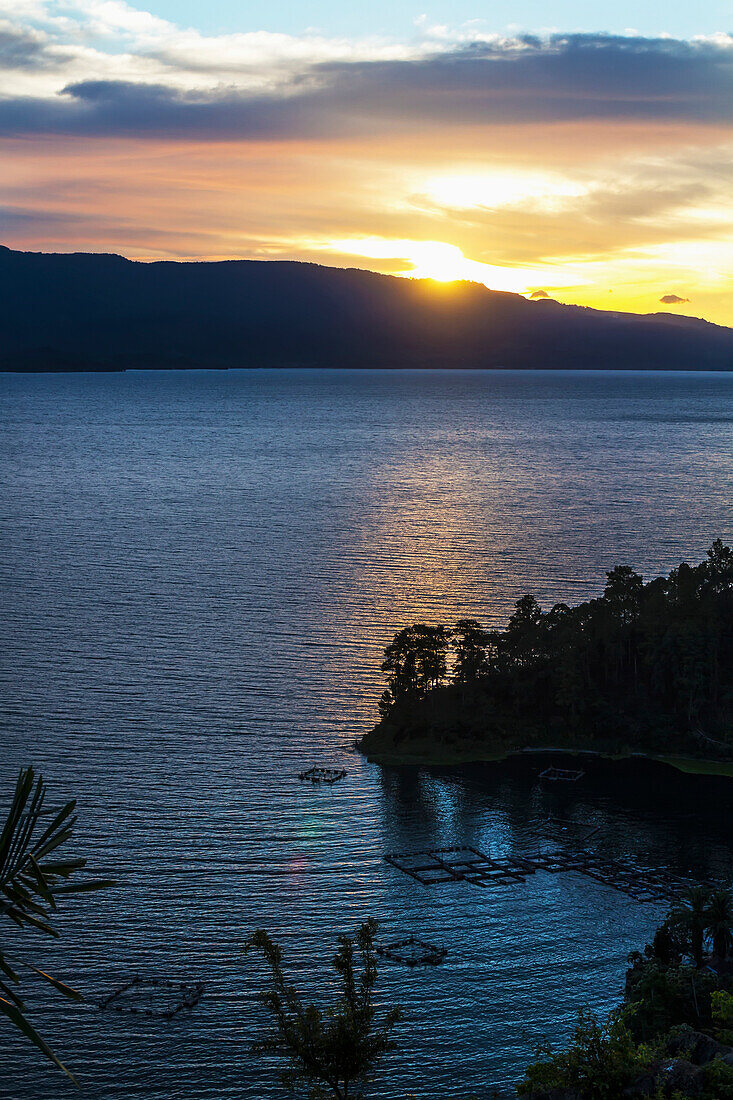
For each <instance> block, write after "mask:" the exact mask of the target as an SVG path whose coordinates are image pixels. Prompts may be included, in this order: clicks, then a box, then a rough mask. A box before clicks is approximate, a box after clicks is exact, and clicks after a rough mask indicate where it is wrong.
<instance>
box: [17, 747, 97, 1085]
mask: <svg viewBox="0 0 733 1100" xmlns="http://www.w3.org/2000/svg"><path fill="white" fill-rule="evenodd" d="M45 798H46V785H45V783H44V782H43V778H42V776H40V775H39V776H38V777H37V778H36V776H35V774H34V771H33V769H32V768H24V769H22V770H21V772H20V775H19V776H18V782H17V784H16V787H15V794H14V796H13V801H12V803H11V806H10V809H9V811H8V815H7V818H6V820H5V824H4V826H3V829H2V832H1V833H0V914H1V915H2V916H4V917H7V918H8V920H11V921H12V922H13V923H14V924H15V925H17V926H18V928H21V929H27V928H31V929H33V928H35V929H37V930H38V931H40V932H43V933H44V934H45V935H47V936H58V932H57V931H56V930H55V928H53V926H52V924H51V919H52V913H53V911H54V910H55V909H56V907H57V901H58V900H59V899H60V897H61V896H62V895H66V894H78V893H82V892H84V891H88V890H100V889H102V888H103V887H105V886H111V885H112V883H111V881H99V880H97V881H90V880H86V881H83V882H74V883H72V882H70V881H69V879H70V878H71V876H72V875H73V874H75V873H76V872H77V871H80V870H81V869H82V868H83V867H84V866H85V865H86V860H85V859H49V856H51V854H52V853H53V852H55V851H56V849H57V848H60V847H61V846H62V845H63V844H64V843H65V842H66V841H67V840H68V839H69V837H70V836H71V834H72V832H73V829H74V825H75V824H76V817H75V816H74V808H75V806H76V803H75V802H67V803H66V805H64V806H62V807H61V809H59V810H58V811H57V812H56V813H54V812H53V811H47V810H44V805H45ZM49 815H50V816H51V821H50V822H49V824H48V825H46V826H45V828H44V827H43V823H42V820H41V819H42V818H47V817H48V816H49ZM24 972H30V973H31V974H33V975H35V976H36V977H38V978H41V979H42V980H43V981H45V982H47V983H48V984H49V985H51V986H53V988H54V989H56V990H57V991H58V992H59V993H61V994H63V996H64V997H69V998H70V999H71V1000H74V1001H82V1000H83V999H84V998H83V997H82V995H81V993H79V992H77V990H75V989H71V988H70V987H69V986H68V985H65V984H64V982H61V981H59V979H58V978H53V977H51V975H50V974H47V973H46V972H45V971H43V970H39V969H38V967H36V966H33V965H31V963H29V962H27V961H26V960H24V959H18V958H16V957H15V956H14V955H13V957H12V958H11V957H9V956H8V955H7V953H6V952H5V951H3V950H0V1013H2V1015H3V1016H5V1017H6V1019H8V1020H9V1021H10V1023H11V1024H13V1026H14V1027H16V1028H17V1029H18V1030H19V1031H20V1032H22V1034H23V1035H25V1037H26V1038H27V1039H29V1040H30V1041H31V1042H32V1043H34V1044H35V1046H37V1047H38V1049H39V1050H40V1051H42V1052H43V1054H45V1056H46V1057H47V1058H49V1059H50V1060H51V1061H52V1062H53V1063H54V1065H56V1066H58V1068H59V1069H62V1070H63V1071H64V1073H66V1074H67V1076H69V1077H71V1080H72V1081H73V1080H74V1078H73V1076H72V1074H71V1073H69V1071H68V1070H67V1069H66V1067H65V1066H63V1065H62V1063H61V1062H60V1061H59V1059H58V1058H57V1057H56V1055H55V1054H54V1053H53V1051H52V1050H51V1049H50V1047H49V1046H48V1044H47V1043H46V1042H45V1040H44V1039H42V1038H41V1036H40V1035H39V1034H38V1032H37V1031H36V1030H35V1028H34V1027H33V1025H32V1024H31V1023H30V1021H29V1019H28V1017H27V1016H26V1010H25V1003H24V1001H23V1000H22V998H21V997H20V995H19V993H18V986H19V985H20V982H21V974H22V973H24Z"/></svg>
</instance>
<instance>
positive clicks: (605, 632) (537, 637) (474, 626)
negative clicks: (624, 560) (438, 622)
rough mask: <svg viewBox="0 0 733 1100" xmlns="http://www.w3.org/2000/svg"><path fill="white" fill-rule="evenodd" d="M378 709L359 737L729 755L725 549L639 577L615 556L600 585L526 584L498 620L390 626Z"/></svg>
mask: <svg viewBox="0 0 733 1100" xmlns="http://www.w3.org/2000/svg"><path fill="white" fill-rule="evenodd" d="M382 669H383V671H384V672H385V673H386V674H387V689H386V691H385V693H384V695H383V696H382V700H381V704H380V711H381V715H382V721H381V723H380V726H378V727H377V729H376V730H375V731H374V733H373V734H369V735H367V737H366V738H365V739H364V741H363V743H362V745H363V748H364V749H365V750H366V751H367V752H369V751H375V752H378V751H379V750H380V746H382V747H384V746H386V745H388V744H389V743H390V742H391V743H392V744H398V743H399V742H400V741H402V742H406V741H409V740H411V739H412V740H416V741H419V740H421V739H423V740H424V739H429V740H431V741H432V742H435V741H438V742H440V741H441V740H442V741H445V742H448V743H450V742H454V743H456V742H457V743H459V744H460V742H461V741H464V742H474V743H476V744H482V745H483V746H484V748H487V749H492V750H496V751H505V750H508V749H511V748H515V747H525V746H527V747H531V746H533V745H536V746H539V745H541V744H543V743H547V742H548V739H551V740H550V744H552V745H553V747H556V746H558V745H564V746H566V747H568V748H572V747H594V746H595V747H597V748H600V749H604V750H610V751H619V750H620V751H623V750H624V749H639V748H642V749H644V750H646V751H650V752H660V753H661V752H666V753H670V752H680V753H684V754H688V755H690V754H698V755H701V756H706V757H709V758H720V757H723V758H730V759H733V551H731V549H730V548H729V547H727V546H724V545H723V543H722V542H721V541H720V540H719V539H718V540H717V541H716V542H714V543H713V545H712V546H711V548H710V550H709V551H708V554H707V557H706V559H705V561H703V562H701V563H700V564H699V565H696V566H690V565H688V564H686V563H682V564H681V565H679V566H678V567H677V568H676V569H674V570H672V572H671V573H670V575H669V577H658V578H656V579H654V580H652V581H650V582H649V583H647V584H644V582H643V579H642V577H641V576H640V575H639V574H638V573H635V572H634V570H633V569H631V568H630V567H629V566H626V565H622V566H618V567H617V568H616V569H613V570H611V571H610V572H609V573H607V575H606V586H605V589H604V592H603V595H602V596H601V597H600V598H598V599H594V600H589V601H588V602H586V603H582V604H579V605H578V606H577V607H569V606H568V605H567V604H556V605H555V606H554V607H553V608H551V609H550V610H549V611H543V610H542V609H541V608H540V606H539V605H538V603H537V601H536V600H535V599H534V597H533V596H524V597H522V599H521V600H519V602H518V603H517V605H516V609H515V611H514V614H513V615H512V616H511V618H510V620H509V623H508V625H507V627H506V629H505V630H503V631H489V630H485V629H484V628H483V627H482V626H481V624H480V623H478V622H476V621H475V620H473V619H462V620H460V621H459V622H458V623H457V624H456V625H455V627H453V628H452V629H446V628H445V627H442V626H425V625H422V624H416V625H414V626H409V627H406V628H404V629H403V630H401V631H400V632H399V633H398V634H397V635H396V637H395V639H394V640H393V642H392V643H391V644H390V645H389V646H388V647H387V649H386V651H385V659H384V663H383V665H382Z"/></svg>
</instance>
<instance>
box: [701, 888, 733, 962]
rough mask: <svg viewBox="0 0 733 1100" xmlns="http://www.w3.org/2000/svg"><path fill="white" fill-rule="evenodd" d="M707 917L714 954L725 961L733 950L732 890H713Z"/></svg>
mask: <svg viewBox="0 0 733 1100" xmlns="http://www.w3.org/2000/svg"><path fill="white" fill-rule="evenodd" d="M705 919H706V931H707V933H708V935H709V936H710V938H711V940H712V945H713V954H714V955H715V957H716V958H717V959H720V961H721V962H724V961H725V960H726V959H727V958H728V956H729V955H730V954H731V953H732V952H733V894H732V893H731V891H730V890H713V891H712V893H711V894H710V895H709V897H708V902H707V909H706V917H705Z"/></svg>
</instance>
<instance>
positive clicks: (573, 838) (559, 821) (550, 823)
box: [527, 814, 603, 845]
mask: <svg viewBox="0 0 733 1100" xmlns="http://www.w3.org/2000/svg"><path fill="white" fill-rule="evenodd" d="M527 833H528V835H529V836H537V837H540V838H544V839H548V840H555V841H557V842H559V843H563V844H582V845H585V844H586V843H587V841H589V840H590V838H591V837H595V838H596V840H598V839H600V838H599V836H598V834H599V833H601V835H603V834H602V828H601V826H600V825H592V824H588V823H587V822H583V821H572V820H568V821H566V820H563V818H560V817H554V816H553V815H552V814H550V815H549V817H545V818H535V819H534V820H532V821H531V822H530V826H529V828H528V829H527Z"/></svg>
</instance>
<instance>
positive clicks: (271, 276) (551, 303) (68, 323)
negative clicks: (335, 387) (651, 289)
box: [0, 245, 733, 371]
mask: <svg viewBox="0 0 733 1100" xmlns="http://www.w3.org/2000/svg"><path fill="white" fill-rule="evenodd" d="M257 366H259V367H286V366H289V367H297V366H303V367H316V366H322V367H458V368H461V367H463V368H466V367H469V368H484V367H489V368H502V367H503V368H526V367H532V368H543V367H544V368H548V369H562V368H568V369H571V368H585V369H594V368H595V369H610V368H620V369H660V370H661V369H684V370H715V371H717V370H730V369H733V329H730V328H726V327H723V326H720V325H715V324H713V323H711V322H709V321H705V320H703V319H702V318H695V317H687V316H684V315H683V316H680V315H677V314H671V313H668V312H659V313H653V314H633V313H612V312H607V311H604V310H597V309H593V308H590V307H585V306H568V305H563V304H561V303H559V302H556V301H555V300H554V299H551V298H550V299H544V298H543V299H538V300H535V301H530V300H528V299H526V298H524V297H523V296H522V295H519V294H511V293H508V292H505V291H495V290H489V289H488V288H486V287H485V286H484V285H483V284H481V283H471V282H457V283H450V284H447V283H436V282H434V281H432V280H424V279H423V280H421V279H405V278H400V277H397V276H393V275H382V274H379V273H377V272H372V271H368V270H364V269H360V268H334V267H326V266H323V265H320V264H315V263H311V262H307V261H295V260H216V261H207V260H194V261H179V260H154V261H150V262H144V261H138V260H129V259H127V258H125V257H124V256H119V255H117V254H115V253H87V252H72V253H63V252H57V253H44V252H20V251H14V250H12V249H9V248H7V247H6V246H4V245H0V370H10V371H54V370H124V369H127V368H145V369H156V368H176V367H177V368H195V367H213V368H220V369H224V368H230V367H231V368H235V367H257Z"/></svg>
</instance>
